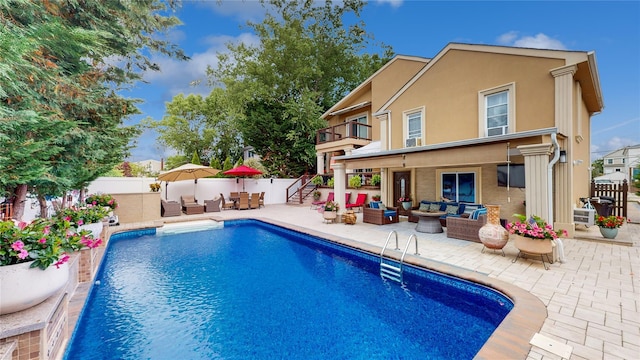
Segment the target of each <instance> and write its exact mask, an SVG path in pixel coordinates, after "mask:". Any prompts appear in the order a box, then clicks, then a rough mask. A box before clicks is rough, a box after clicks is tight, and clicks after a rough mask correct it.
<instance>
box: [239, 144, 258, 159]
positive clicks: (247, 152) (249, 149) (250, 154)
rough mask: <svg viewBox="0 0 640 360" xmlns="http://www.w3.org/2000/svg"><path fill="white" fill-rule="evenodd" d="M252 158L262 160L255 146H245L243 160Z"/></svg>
mask: <svg viewBox="0 0 640 360" xmlns="http://www.w3.org/2000/svg"><path fill="white" fill-rule="evenodd" d="M251 158H256V159H258V160H260V155H258V154H256V150H255V149H254V148H253V146H245V147H244V148H242V160H247V159H251Z"/></svg>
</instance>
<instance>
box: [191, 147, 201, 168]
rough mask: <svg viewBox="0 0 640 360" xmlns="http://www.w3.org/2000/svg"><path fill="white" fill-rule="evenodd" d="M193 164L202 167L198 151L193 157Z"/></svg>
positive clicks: (194, 152)
mask: <svg viewBox="0 0 640 360" xmlns="http://www.w3.org/2000/svg"><path fill="white" fill-rule="evenodd" d="M191 163H192V164H196V165H202V162H201V161H200V156H198V150H194V151H193V156H192V157H191Z"/></svg>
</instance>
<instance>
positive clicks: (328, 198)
mask: <svg viewBox="0 0 640 360" xmlns="http://www.w3.org/2000/svg"><path fill="white" fill-rule="evenodd" d="M333 197H334V195H333V191H331V192H330V193H329V195H327V200H318V201H314V202H312V203H311V210H313V209H317V208H319V207H320V206H324V204H326V203H327V201H333ZM314 206H315V207H314Z"/></svg>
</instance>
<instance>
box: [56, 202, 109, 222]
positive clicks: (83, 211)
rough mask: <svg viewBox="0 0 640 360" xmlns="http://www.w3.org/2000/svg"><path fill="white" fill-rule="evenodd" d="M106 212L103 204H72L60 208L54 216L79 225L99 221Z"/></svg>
mask: <svg viewBox="0 0 640 360" xmlns="http://www.w3.org/2000/svg"><path fill="white" fill-rule="evenodd" d="M108 214H109V213H108V210H105V207H103V206H92V205H87V206H86V207H76V206H72V207H70V208H64V209H60V210H59V211H58V212H57V213H56V217H57V218H59V219H63V220H67V221H71V222H73V223H75V224H77V225H78V226H80V225H83V224H91V223H96V222H99V221H101V220H102V219H103V218H104V217H105V216H107V215H108Z"/></svg>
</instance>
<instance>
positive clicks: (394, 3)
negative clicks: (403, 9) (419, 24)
mask: <svg viewBox="0 0 640 360" xmlns="http://www.w3.org/2000/svg"><path fill="white" fill-rule="evenodd" d="M376 2H377V3H378V4H383V5H384V4H389V5H391V7H392V8H394V9H397V8H399V7H400V6H401V5H402V3H403V2H404V0H377V1H376Z"/></svg>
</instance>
